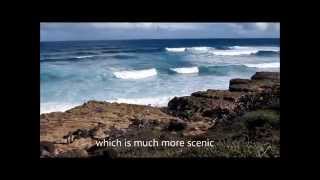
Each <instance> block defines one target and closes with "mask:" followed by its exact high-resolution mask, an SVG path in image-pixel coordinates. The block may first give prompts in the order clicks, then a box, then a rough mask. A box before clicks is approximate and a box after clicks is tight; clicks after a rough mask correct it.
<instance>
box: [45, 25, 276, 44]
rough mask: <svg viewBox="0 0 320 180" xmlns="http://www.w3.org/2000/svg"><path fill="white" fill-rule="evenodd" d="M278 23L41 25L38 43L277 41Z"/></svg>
mask: <svg viewBox="0 0 320 180" xmlns="http://www.w3.org/2000/svg"><path fill="white" fill-rule="evenodd" d="M279 37H280V23H264V22H259V23H149V22H148V23H41V24H40V41H69V40H115V39H180V38H279Z"/></svg>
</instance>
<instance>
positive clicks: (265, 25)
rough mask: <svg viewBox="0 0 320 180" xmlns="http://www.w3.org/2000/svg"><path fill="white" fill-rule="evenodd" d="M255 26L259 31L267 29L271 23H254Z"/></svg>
mask: <svg viewBox="0 0 320 180" xmlns="http://www.w3.org/2000/svg"><path fill="white" fill-rule="evenodd" d="M255 25H256V27H257V28H258V29H259V30H261V31H265V30H267V29H268V27H269V26H271V25H272V24H268V23H255Z"/></svg>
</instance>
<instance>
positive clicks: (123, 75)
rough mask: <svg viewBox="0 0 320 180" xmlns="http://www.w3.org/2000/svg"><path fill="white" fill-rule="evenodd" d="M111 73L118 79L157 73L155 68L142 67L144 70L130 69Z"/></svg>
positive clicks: (144, 76)
mask: <svg viewBox="0 0 320 180" xmlns="http://www.w3.org/2000/svg"><path fill="white" fill-rule="evenodd" d="M113 75H114V76H115V77H117V78H119V79H143V78H147V77H151V76H156V75H157V70H156V69H155V68H152V69H144V70H132V71H119V72H114V73H113Z"/></svg>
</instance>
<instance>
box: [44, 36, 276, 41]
mask: <svg viewBox="0 0 320 180" xmlns="http://www.w3.org/2000/svg"><path fill="white" fill-rule="evenodd" d="M196 39H280V37H270V38H263V37H248V38H150V39H149V38H143V39H88V40H57V41H41V40H40V42H72V41H139V40H196Z"/></svg>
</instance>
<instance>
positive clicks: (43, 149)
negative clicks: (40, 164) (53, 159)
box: [40, 141, 55, 157]
mask: <svg viewBox="0 0 320 180" xmlns="http://www.w3.org/2000/svg"><path fill="white" fill-rule="evenodd" d="M54 153H55V146H54V144H53V143H52V142H48V141H41V142H40V157H50V156H52V155H54Z"/></svg>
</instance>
